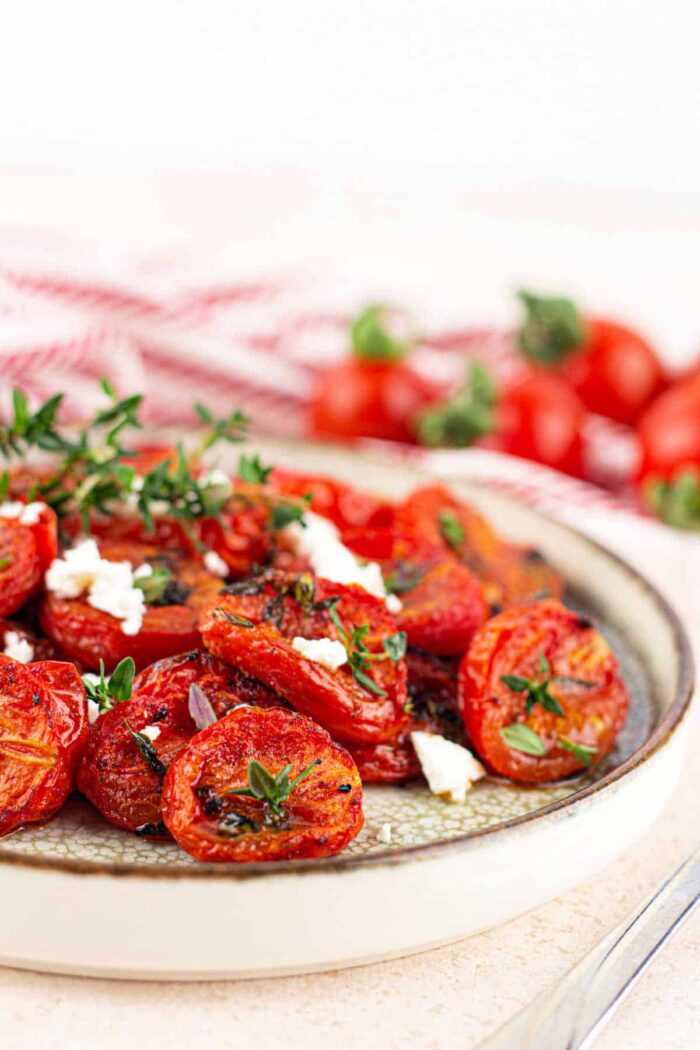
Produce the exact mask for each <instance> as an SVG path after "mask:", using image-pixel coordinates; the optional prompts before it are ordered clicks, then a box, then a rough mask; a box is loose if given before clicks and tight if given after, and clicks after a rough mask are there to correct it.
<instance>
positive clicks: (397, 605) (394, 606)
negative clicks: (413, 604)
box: [386, 594, 403, 613]
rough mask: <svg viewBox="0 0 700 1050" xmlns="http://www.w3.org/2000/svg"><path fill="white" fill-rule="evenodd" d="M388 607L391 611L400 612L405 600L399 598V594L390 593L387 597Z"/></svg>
mask: <svg viewBox="0 0 700 1050" xmlns="http://www.w3.org/2000/svg"><path fill="white" fill-rule="evenodd" d="M386 607H387V609H388V610H389V612H393V613H400V612H401V610H402V609H403V602H402V601H401V599H400V598H399V596H398V594H389V595H387V599H386Z"/></svg>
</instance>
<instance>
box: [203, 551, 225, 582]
mask: <svg viewBox="0 0 700 1050" xmlns="http://www.w3.org/2000/svg"><path fill="white" fill-rule="evenodd" d="M204 567H205V569H208V570H209V572H211V573H213V574H214V576H220V577H221V579H222V580H225V579H226V577H227V576H228V565H227V564H226V562H225V561H224V559H223V558H222V557H221V555H219V554H217V553H216V551H207V553H206V554H205V555H204Z"/></svg>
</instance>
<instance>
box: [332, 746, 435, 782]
mask: <svg viewBox="0 0 700 1050" xmlns="http://www.w3.org/2000/svg"><path fill="white" fill-rule="evenodd" d="M345 747H347V749H348V751H349V752H350V754H351V755H352V758H353V761H354V762H355V765H356V766H357V770H358V772H359V774H360V779H361V780H362V783H363V784H405V783H406V781H408V780H416V779H417V778H418V777H419V776H420V775H421V766H420V762H419V761H418V756H417V755H416V752H415V751H414V749H413V744H412V743H411V740H410V737H409V736H408V735H405V736H401V737H399V738H398V740H395V741H393V743H390V744H350V743H348V744H346V745H345Z"/></svg>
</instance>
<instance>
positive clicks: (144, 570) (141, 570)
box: [134, 561, 153, 580]
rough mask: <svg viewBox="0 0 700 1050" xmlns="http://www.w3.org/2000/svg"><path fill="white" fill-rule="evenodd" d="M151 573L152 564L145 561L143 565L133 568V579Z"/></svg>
mask: <svg viewBox="0 0 700 1050" xmlns="http://www.w3.org/2000/svg"><path fill="white" fill-rule="evenodd" d="M152 575H153V566H152V565H149V564H148V562H147V561H145V562H144V563H143V565H139V567H138V569H134V579H135V580H143V579H144V578H145V577H146V576H152Z"/></svg>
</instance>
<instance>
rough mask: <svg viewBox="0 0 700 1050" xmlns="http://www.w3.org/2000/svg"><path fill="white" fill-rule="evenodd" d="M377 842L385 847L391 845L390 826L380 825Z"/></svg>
mask: <svg viewBox="0 0 700 1050" xmlns="http://www.w3.org/2000/svg"><path fill="white" fill-rule="evenodd" d="M377 841H378V842H383V843H384V845H385V846H390V845H391V824H382V826H381V828H380V829H379V831H378V832H377Z"/></svg>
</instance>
